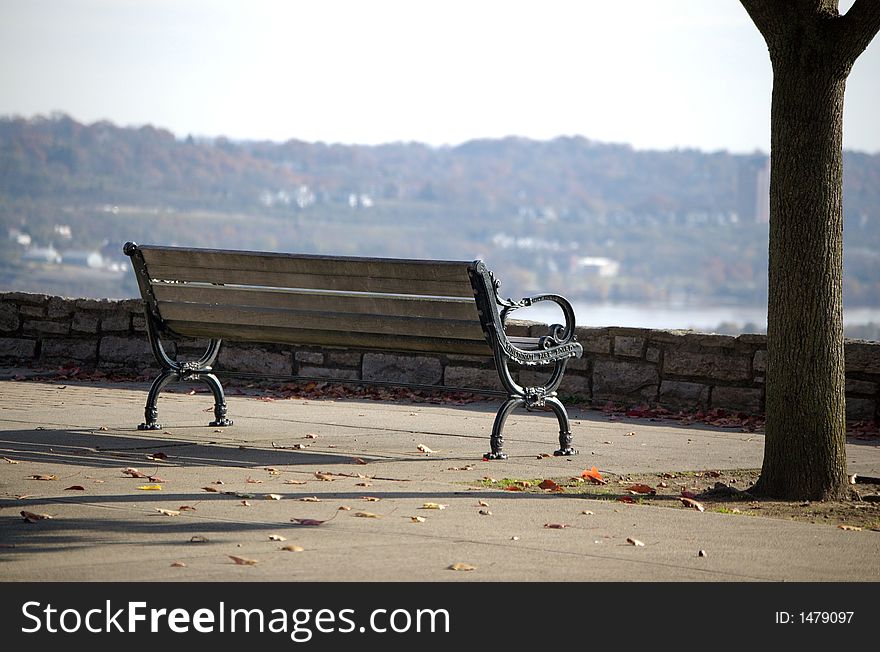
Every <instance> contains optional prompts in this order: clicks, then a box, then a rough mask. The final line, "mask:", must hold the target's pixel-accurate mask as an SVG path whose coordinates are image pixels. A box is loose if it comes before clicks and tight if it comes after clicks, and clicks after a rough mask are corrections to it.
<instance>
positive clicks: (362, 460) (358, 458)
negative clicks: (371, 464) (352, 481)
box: [352, 457, 367, 464]
mask: <svg viewBox="0 0 880 652" xmlns="http://www.w3.org/2000/svg"><path fill="white" fill-rule="evenodd" d="M352 462H354V463H355V464H366V463H367V461H366V460H365V459H363V458H360V457H353V458H352Z"/></svg>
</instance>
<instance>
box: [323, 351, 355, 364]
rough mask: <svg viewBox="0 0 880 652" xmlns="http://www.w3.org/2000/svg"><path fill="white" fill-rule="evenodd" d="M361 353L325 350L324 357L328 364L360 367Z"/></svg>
mask: <svg viewBox="0 0 880 652" xmlns="http://www.w3.org/2000/svg"><path fill="white" fill-rule="evenodd" d="M362 355H363V354H362V353H361V352H360V351H327V352H326V353H325V354H324V357H325V358H326V360H327V364H329V365H341V366H343V367H360V366H361V356H362Z"/></svg>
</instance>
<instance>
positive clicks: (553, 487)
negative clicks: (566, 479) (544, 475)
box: [538, 479, 562, 491]
mask: <svg viewBox="0 0 880 652" xmlns="http://www.w3.org/2000/svg"><path fill="white" fill-rule="evenodd" d="M538 486H539V487H540V488H541V489H549V490H550V491H562V487H560V486H559V485H558V484H556V483H555V482H553V480H549V479H548V480H544V481H542V482H541V484H539V485H538Z"/></svg>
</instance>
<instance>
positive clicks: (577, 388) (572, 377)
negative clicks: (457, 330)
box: [495, 367, 590, 400]
mask: <svg viewBox="0 0 880 652" xmlns="http://www.w3.org/2000/svg"><path fill="white" fill-rule="evenodd" d="M552 371H553V370H552V368H550V367H548V368H547V371H546V372H543V373H542V372H540V371H535V370H534V369H528V370H526V369H523V370H522V371H520V372H519V382H520V384H521V385H523V386H524V387H536V386H543V385H544V384H546V383H547V381H548V380H550V374H551V373H552ZM495 376H496V377H497V376H498V374H495ZM558 393H559V394H569V395H572V394H574V395H577V396H581V397H583V398H585V399H587V400H589V398H590V379H589V378H587V377H585V376H580V375H578V374H572V373H566V374H565V375H564V376H563V377H562V384H561V385H560V386H559V390H558Z"/></svg>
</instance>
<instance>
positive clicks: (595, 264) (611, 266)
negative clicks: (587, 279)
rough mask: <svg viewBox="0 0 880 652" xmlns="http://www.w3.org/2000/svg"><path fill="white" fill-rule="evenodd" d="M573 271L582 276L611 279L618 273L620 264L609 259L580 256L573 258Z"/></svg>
mask: <svg viewBox="0 0 880 652" xmlns="http://www.w3.org/2000/svg"><path fill="white" fill-rule="evenodd" d="M572 267H573V271H577V272H579V273H581V274H583V275H584V276H598V277H599V278H611V277H612V276H617V273H618V272H619V271H620V263H619V262H617V261H616V260H612V259H611V258H600V257H596V256H582V257H578V258H575V259H574V261H573V263H572Z"/></svg>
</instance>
